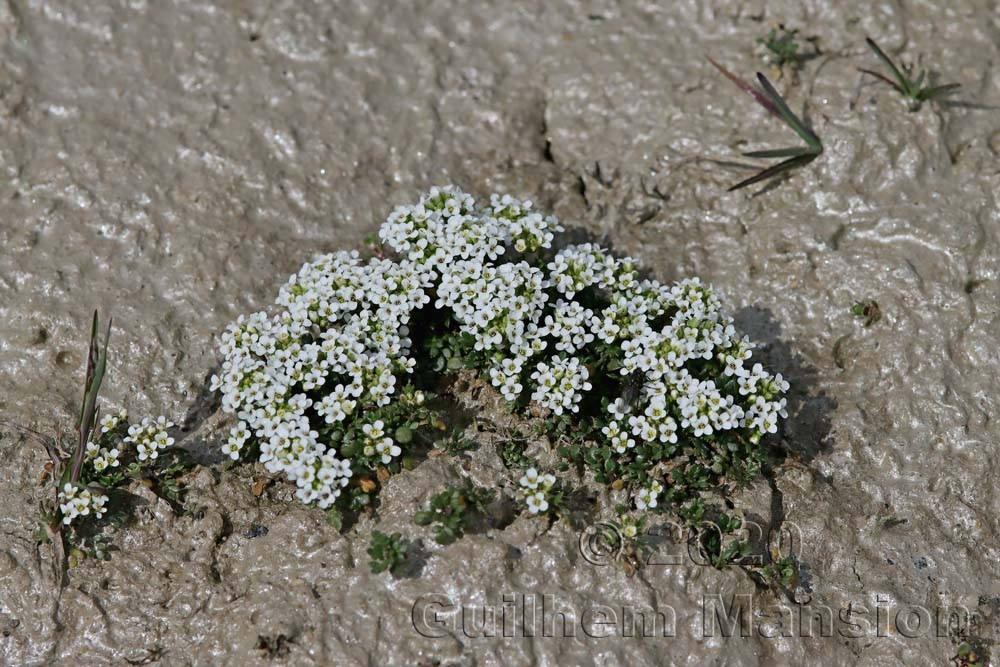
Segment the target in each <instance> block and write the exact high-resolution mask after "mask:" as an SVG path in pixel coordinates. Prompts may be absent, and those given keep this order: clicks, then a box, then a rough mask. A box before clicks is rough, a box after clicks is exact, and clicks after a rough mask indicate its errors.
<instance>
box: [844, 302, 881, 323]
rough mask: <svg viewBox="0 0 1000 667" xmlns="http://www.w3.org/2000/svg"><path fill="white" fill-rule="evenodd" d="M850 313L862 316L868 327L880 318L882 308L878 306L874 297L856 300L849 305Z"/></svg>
mask: <svg viewBox="0 0 1000 667" xmlns="http://www.w3.org/2000/svg"><path fill="white" fill-rule="evenodd" d="M851 314H852V315H854V316H855V317H860V318H863V319H864V321H865V326H866V327H870V326H871V325H873V324H875V323H876V322H878V321H879V320H880V319H882V309H881V308H879V306H878V302H877V301H875V300H874V299H867V300H865V301H858V302H857V303H855V304H854V305H853V306H851Z"/></svg>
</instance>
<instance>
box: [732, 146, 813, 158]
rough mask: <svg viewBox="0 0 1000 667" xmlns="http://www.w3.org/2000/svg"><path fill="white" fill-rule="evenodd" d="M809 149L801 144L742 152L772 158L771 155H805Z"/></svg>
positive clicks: (748, 155)
mask: <svg viewBox="0 0 1000 667" xmlns="http://www.w3.org/2000/svg"><path fill="white" fill-rule="evenodd" d="M810 152H811V151H810V149H808V148H805V147H803V146H794V147H792V148H772V149H771V150H766V151H750V152H749V153H744V154H743V155H745V156H746V157H756V158H772V157H795V156H798V155H806V154H808V153H810Z"/></svg>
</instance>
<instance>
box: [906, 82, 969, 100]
mask: <svg viewBox="0 0 1000 667" xmlns="http://www.w3.org/2000/svg"><path fill="white" fill-rule="evenodd" d="M961 87H962V84H960V83H946V84H944V85H943V86H934V87H933V88H922V89H921V90H920V92H919V93H918V94H917V95H918V97H919V98H920V99H921V100H932V99H934V98H935V97H943V96H945V95H950V94H951V93H953V92H955V91H956V90H958V89H959V88H961Z"/></svg>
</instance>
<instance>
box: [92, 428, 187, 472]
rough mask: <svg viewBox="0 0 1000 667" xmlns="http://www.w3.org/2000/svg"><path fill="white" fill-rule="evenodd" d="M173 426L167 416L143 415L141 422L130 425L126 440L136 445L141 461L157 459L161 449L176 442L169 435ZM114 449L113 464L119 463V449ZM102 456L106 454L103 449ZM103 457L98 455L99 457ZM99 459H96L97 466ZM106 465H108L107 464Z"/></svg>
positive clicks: (129, 443)
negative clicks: (152, 417)
mask: <svg viewBox="0 0 1000 667" xmlns="http://www.w3.org/2000/svg"><path fill="white" fill-rule="evenodd" d="M173 426H174V424H173V422H170V421H167V418H166V417H157V418H156V419H155V420H154V419H151V418H149V417H143V418H142V421H141V422H140V423H138V424H133V425H132V426H129V428H128V435H127V436H125V441H124V442H125V444H127V445H133V446H134V447H135V450H136V458H138V459H139V460H140V461H146V460H150V461H155V460H156V457H157V456H159V453H160V451H161V450H163V449H166V448H167V447H169V446H170V445H172V444H174V439H173V438H171V437H170V436H169V435H167V429H170V428H173ZM102 428H103V426H102ZM112 451H114V462H113V463H112V464H111V465H118V451H117V450H112ZM108 455H110V452H109V453H108ZM102 456H105V455H104V453H103V450H102ZM101 458H102V457H98V459H101ZM98 459H95V466H94V467H95V468H96V467H97V466H96V462H97V460H98ZM105 467H107V466H106V465H105ZM102 469H103V468H100V469H98V470H99V471H100V470H102Z"/></svg>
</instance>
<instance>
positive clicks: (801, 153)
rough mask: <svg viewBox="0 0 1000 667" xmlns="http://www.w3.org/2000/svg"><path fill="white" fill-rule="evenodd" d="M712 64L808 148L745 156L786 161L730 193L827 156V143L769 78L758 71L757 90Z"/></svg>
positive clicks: (743, 182)
mask: <svg viewBox="0 0 1000 667" xmlns="http://www.w3.org/2000/svg"><path fill="white" fill-rule="evenodd" d="M708 61H709V62H710V63H712V64H713V65H715V68H716V69H718V70H719V71H720V72H722V74H723V75H724V76H725V77H726V78H727V79H729V80H730V81H732V82H733V83H734V84H736V86H737V87H738V88H739V89H740V90H742V91H743V92H745V93H746V94H748V95H750V96H751V97H752V98H753V99H754V100H755V101H756V102H757V104H759V105H761V106H762V107H764V108H765V109H767V111H768V113H770V114H771V115H772V116H774V117H776V118H779V119H781V120H782V121H784V123H785V124H786V125H788V127H790V128H792V130H794V131H795V134H797V135H799V137H800V138H801V139H802V141H804V142H805V144H806V145H805V146H794V147H791V148H773V149H769V150H763V151H751V152H749V153H744V155H745V156H747V157H753V158H785V159H784V160H782V161H781V162H779V163H778V164H776V165H774V166H771V167H768V168H767V169H764V170H763V171H760V172H758V173H757V174H755V175H753V176H751V177H750V178H748V179H745V180H742V181H740V182H739V183H737V184H736V185H734V186H732V187H731V188H729V190H728V191H729V192H732V191H733V190H739V189H740V188H745V187H747V186H748V185H753V184H754V183H760V182H761V181H764V180H767V179H769V178H773V177H775V176H778V175H779V174H783V173H785V172H786V171H789V170H790V169H795V168H796V167H801V166H803V165H806V164H809V163H810V162H812V161H813V160H815V159H816V158H817V157H819V156H820V155H821V154H822V153H823V143H822V142H821V141H820V139H819V137H818V136H816V134H815V133H814V132H813V131H812V130H811V129H809V127H807V126H806V124H805V123H804V122H802V120H801V119H799V117H798V116H796V115H795V114H794V113H792V110H791V109H789V108H788V105H787V104H786V103H785V100H784V99H783V98H782V97H781V95H779V94H778V91H777V90H775V88H774V86H772V85H771V82H770V81H768V80H767V77H766V76H764V75H763V74H761V73H760V72H757V81H758V82H759V83H760V88H756V87H754V86H753V85H752V84H750V83H749V82H747V81H744V80H743V79H741V78H740V77H738V76H736V75H735V74H733V73H732V72H730V71H729V70H727V69H726V68H725V67H723V66H722V65H720V64H719V63H717V62H715V61H714V60H712V59H711V58H709V59H708Z"/></svg>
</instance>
